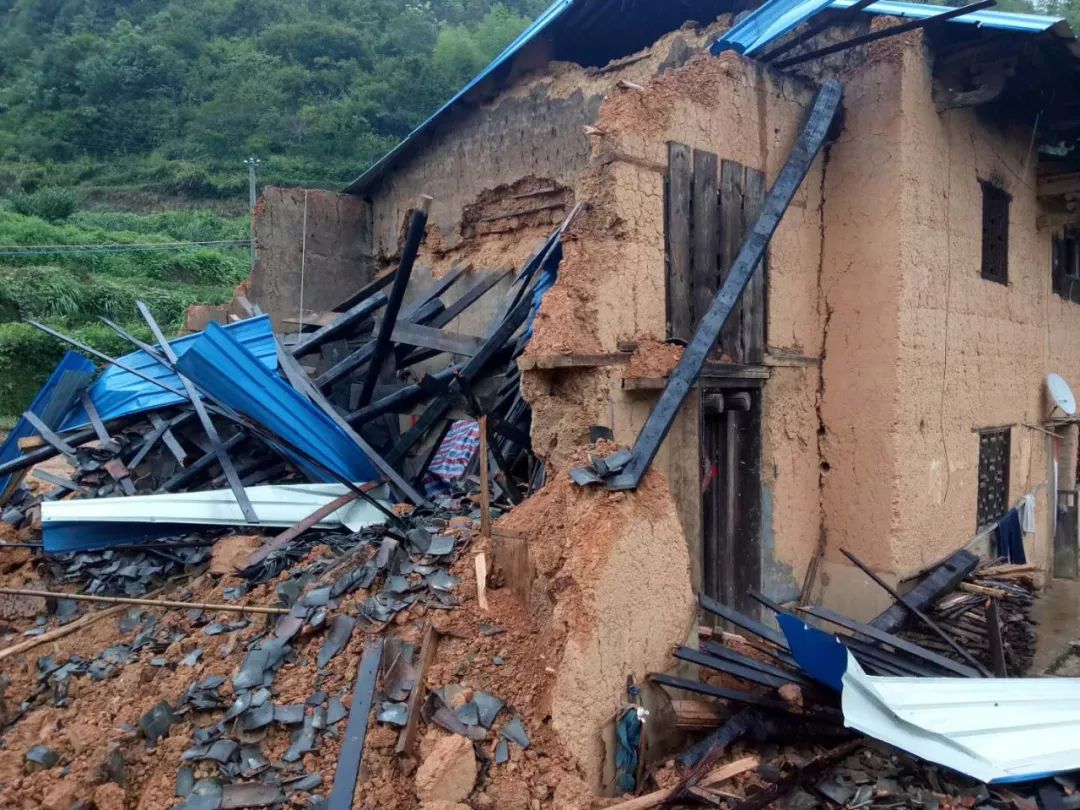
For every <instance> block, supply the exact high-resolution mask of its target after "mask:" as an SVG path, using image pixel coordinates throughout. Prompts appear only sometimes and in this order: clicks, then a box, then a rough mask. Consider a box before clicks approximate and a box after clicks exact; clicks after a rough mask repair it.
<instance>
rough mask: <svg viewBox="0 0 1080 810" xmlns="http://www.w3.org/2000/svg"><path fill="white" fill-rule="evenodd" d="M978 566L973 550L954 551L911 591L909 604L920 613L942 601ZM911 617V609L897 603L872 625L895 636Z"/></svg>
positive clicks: (871, 624)
mask: <svg viewBox="0 0 1080 810" xmlns="http://www.w3.org/2000/svg"><path fill="white" fill-rule="evenodd" d="M978 564H979V558H978V557H976V556H975V555H974V554H972V553H971V552H970V551H965V550H964V549H960V550H959V551H956V552H954V553H953V554H951V555H949V557H948V558H947V559H946V560H945V561H944V562H942V563H941V564H940V565H939V566H938V567H937V568H935V569H934V570H933V571H932V572H931V573H930V575H929V576H927V577H926V579H924V580H923V581H922V582H920V583H919V584H918V585H916V586H915V587H914V588H912V589H911V590H910V591H909V592H908V594H907V599H908V601H910V602H911V603H912V604H914V605H915V606H916V607H918V608H919V609H920V610H922V609H926V608H929V607H930V606H931V605H932V604H934V602H936V601H937V600H938V599H939V598H941V597H942V596H944V595H945V594H947V593H949V592H951V591H953V590H955V588H956V586H957V585H959V584H960V583H961V582H963V580H964V578H965V577H967V575H968V574H970V573H971V572H972V571H974V570H975V567H976V566H977V565H978ZM909 615H910V613H909V611H908V609H907V608H906V607H904V606H903V605H902V604H900V603H899V602H897V603H894V604H892V605H890V606H889V607H888V608H887V609H886V610H884V611H883V612H882V613H881V614H880V615H878V616H877V617H876V618H874V619H872V620H871V621H870V626H871V627H876V628H877V629H878V630H882V631H884V632H886V633H895V632H896V631H898V630H899V629H900V628H901V627H903V626H904V623H905V622H906V621H907V620H908V616H909Z"/></svg>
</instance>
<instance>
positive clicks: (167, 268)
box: [0, 209, 249, 426]
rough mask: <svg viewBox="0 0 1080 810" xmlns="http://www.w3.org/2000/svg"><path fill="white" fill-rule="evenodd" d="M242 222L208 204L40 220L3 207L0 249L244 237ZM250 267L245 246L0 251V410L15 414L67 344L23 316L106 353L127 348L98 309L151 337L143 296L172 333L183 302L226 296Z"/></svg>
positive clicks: (1, 422)
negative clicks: (28, 252) (26, 253)
mask: <svg viewBox="0 0 1080 810" xmlns="http://www.w3.org/2000/svg"><path fill="white" fill-rule="evenodd" d="M248 227H249V225H248V222H247V219H246V218H235V219H232V218H225V217H220V216H217V215H215V214H213V213H211V212H209V211H171V212H166V213H160V214H149V215H139V214H130V213H114V212H75V213H73V214H71V215H70V216H68V217H67V218H66V220H64V221H61V222H47V221H45V220H43V219H40V218H38V217H34V216H27V215H25V214H19V213H16V212H15V211H13V210H10V209H9V210H0V250H3V249H5V248H11V247H13V246H26V245H50V246H56V245H103V244H109V245H140V244H154V243H158V244H160V243H163V242H205V241H216V240H224V239H244V238H246V236H247V233H248ZM248 270H249V258H248V253H247V249H246V248H229V249H213V248H196V249H191V250H182V251H175V250H173V251H150V252H136V253H118V252H99V253H91V254H84V253H78V254H72V253H60V254H58V253H44V254H42V255H34V256H18V257H10V256H8V257H0V414H18V413H21V412H22V411H23V409H25V407H26V406H27V404H28V403H29V401H30V399H31V398H32V397H33V395H34V394H35V393H36V391H37V390H38V388H40V386H41V384H42V383H43V382H44V381H45V379H46V378H47V377H48V375H49V373H50V372H51V371H52V369H53V367H54V366H55V365H56V362H57V361H58V360H59V358H60V357H61V356H62V355H63V353H64V351H65V349H66V347H65V346H63V345H62V344H61V343H60V341H58V340H56V339H55V338H52V337H50V336H48V335H45V334H44V333H42V332H40V331H38V330H37V329H35V328H33V327H31V326H30V325H28V324H26V323H25V322H24V321H26V320H27V319H33V320H39V321H43V322H46V323H47V324H48V325H50V326H53V327H55V328H56V329H58V330H60V331H62V332H64V333H66V334H70V335H71V336H72V337H76V338H78V339H80V340H82V341H83V342H85V343H87V344H88V345H90V346H92V347H93V348H95V349H98V350H99V351H103V352H106V353H108V354H111V355H113V356H115V355H119V354H126V353H127V352H129V351H131V346H130V345H129V344H127V343H126V342H125V341H124V340H123V339H122V338H120V337H119V336H118V335H116V333H115V332H113V331H112V330H111V329H109V328H108V327H107V326H105V325H104V324H102V323H101V322H100V320H99V319H100V318H101V317H107V318H110V319H111V320H114V321H117V322H119V323H120V324H122V325H124V326H125V328H127V329H128V331H130V332H132V333H134V334H136V335H137V336H139V337H141V338H149V330H148V329H147V328H146V326H145V324H143V322H142V320H141V319H140V317H139V314H138V311H137V309H136V302H137V301H145V302H146V303H147V304H148V305H149V306H150V308H151V310H152V311H153V312H154V315H155V317H156V318H157V320H158V321H159V322H160V323H161V325H162V328H163V329H165V330H166V331H167V332H169V333H175V332H177V331H179V330H180V329H181V328H182V327H183V324H184V315H185V312H186V310H187V308H188V307H189V306H191V305H194V304H224V303H227V302H228V301H229V300H231V298H232V294H233V289H234V288H235V287H236V285H237V284H238V283H240V282H241V281H242V280H243V279H244V278H246V277H247V274H248ZM8 421H13V419H9V417H0V426H3V425H4V424H5V423H6V422H8Z"/></svg>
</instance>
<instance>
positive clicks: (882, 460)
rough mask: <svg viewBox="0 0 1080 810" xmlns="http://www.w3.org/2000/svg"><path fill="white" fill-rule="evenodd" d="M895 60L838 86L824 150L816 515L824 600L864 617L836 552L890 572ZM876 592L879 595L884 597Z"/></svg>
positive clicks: (898, 119)
mask: <svg viewBox="0 0 1080 810" xmlns="http://www.w3.org/2000/svg"><path fill="white" fill-rule="evenodd" d="M898 72H899V66H898V63H897V62H896V61H895V60H892V59H878V60H876V61H871V62H869V63H867V64H865V65H864V66H863V67H862V68H861V69H860V70H859V71H858V72H856V73H855V74H854V75H852V76H849V77H848V79H847V81H846V83H845V86H844V102H843V103H844V120H843V130H842V131H841V133H840V135H839V137H838V138H837V139H836V141H835V142H834V143H833V144H832V145H831V147H830V148H829V152H828V166H827V169H826V172H825V189H824V191H825V206H824V251H823V256H822V264H821V272H820V289H821V295H822V300H821V308H822V311H823V316H824V319H825V327H824V329H825V343H824V354H823V358H822V366H821V373H822V378H821V380H820V385H821V401H820V418H821V425H820V430H821V431H822V433H821V437H820V447H821V452H822V458H821V464H822V468H821V482H822V489H821V514H822V528H823V530H824V532H825V537H826V540H827V549H826V555H825V558H824V560H823V562H822V565H821V568H820V573H819V577H820V582H819V585H820V586H821V588H822V590H823V598H824V601H825V603H826V604H828V605H830V606H831V607H835V608H837V609H839V610H843V611H845V612H847V613H850V614H851V615H859V616H863V617H865V616H867V615H874V613H876V612H877V608H878V607H879V606H881V605H882V604H883V600H882V599H881V595H880V591H879V589H877V588H876V586H874V585H873V584H872V583H869V584H868V583H867V580H866V577H865V576H863V575H861V574H860V573H859V572H858V571H857V570H855V569H854V568H853V567H852V566H851V565H850V564H848V563H847V561H846V560H845V559H844V558H843V557H842V556H841V555H840V554H839V552H838V549H839V548H846V549H848V550H850V551H852V552H853V553H855V554H856V555H858V556H859V557H860V558H861V559H863V560H864V561H866V562H867V563H868V564H869V565H871V566H872V567H874V568H875V569H879V570H884V571H889V570H892V568H893V564H894V561H893V557H892V547H891V543H890V539H889V538H890V536H891V533H892V531H893V528H894V518H895V513H894V502H893V496H894V491H895V480H896V471H897V468H898V459H897V453H898V447H897V443H896V430H897V409H898V402H897V400H898V396H899V395H898V388H899V366H898V364H899V346H898V340H899V331H900V326H899V318H898V314H897V310H898V304H899V298H900V278H901V273H902V270H903V266H902V262H901V257H900V231H901V226H900V223H899V222H898V219H897V216H896V212H897V209H898V207H899V202H900V188H901V185H902V184H903V183H904V182H905V179H904V176H903V172H902V168H901V156H900V150H901V142H902V139H903V137H904V133H903V125H902V116H903V112H902V109H901V95H900V86H899V82H898ZM887 600H888V597H887V596H885V600H884V601H886V602H887Z"/></svg>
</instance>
